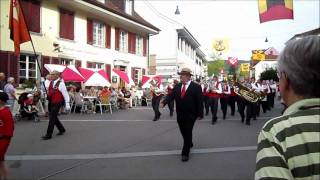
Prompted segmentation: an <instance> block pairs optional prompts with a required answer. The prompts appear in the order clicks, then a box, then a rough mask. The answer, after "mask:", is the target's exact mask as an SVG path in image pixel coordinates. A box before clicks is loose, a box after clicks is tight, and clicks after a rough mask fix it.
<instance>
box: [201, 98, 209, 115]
mask: <svg viewBox="0 0 320 180" xmlns="http://www.w3.org/2000/svg"><path fill="white" fill-rule="evenodd" d="M203 103H204V110H205V113H206V115H208V113H209V106H210V103H209V97H208V96H203Z"/></svg>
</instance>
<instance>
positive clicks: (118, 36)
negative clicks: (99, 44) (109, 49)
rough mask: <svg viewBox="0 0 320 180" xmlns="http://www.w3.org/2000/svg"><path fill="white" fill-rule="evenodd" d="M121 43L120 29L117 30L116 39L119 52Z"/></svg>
mask: <svg viewBox="0 0 320 180" xmlns="http://www.w3.org/2000/svg"><path fill="white" fill-rule="evenodd" d="M119 41H120V30H119V28H116V37H115V43H116V44H115V46H116V47H115V48H116V50H119Z"/></svg>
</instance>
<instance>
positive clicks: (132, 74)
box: [131, 67, 136, 81]
mask: <svg viewBox="0 0 320 180" xmlns="http://www.w3.org/2000/svg"><path fill="white" fill-rule="evenodd" d="M135 73H136V68H134V67H133V68H131V78H132V80H133V81H135V79H134V75H135Z"/></svg>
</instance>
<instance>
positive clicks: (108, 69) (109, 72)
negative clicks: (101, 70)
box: [106, 64, 111, 82]
mask: <svg viewBox="0 0 320 180" xmlns="http://www.w3.org/2000/svg"><path fill="white" fill-rule="evenodd" d="M106 73H107V75H108V80H109V82H111V65H110V64H106Z"/></svg>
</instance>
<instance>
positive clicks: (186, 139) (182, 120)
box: [177, 115, 196, 155]
mask: <svg viewBox="0 0 320 180" xmlns="http://www.w3.org/2000/svg"><path fill="white" fill-rule="evenodd" d="M177 121H178V125H179V129H180V133H181V135H182V138H183V148H182V152H181V155H189V153H190V148H191V147H192V146H193V142H192V130H193V126H194V123H195V121H196V119H193V118H191V117H190V116H188V115H183V116H181V115H177Z"/></svg>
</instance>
